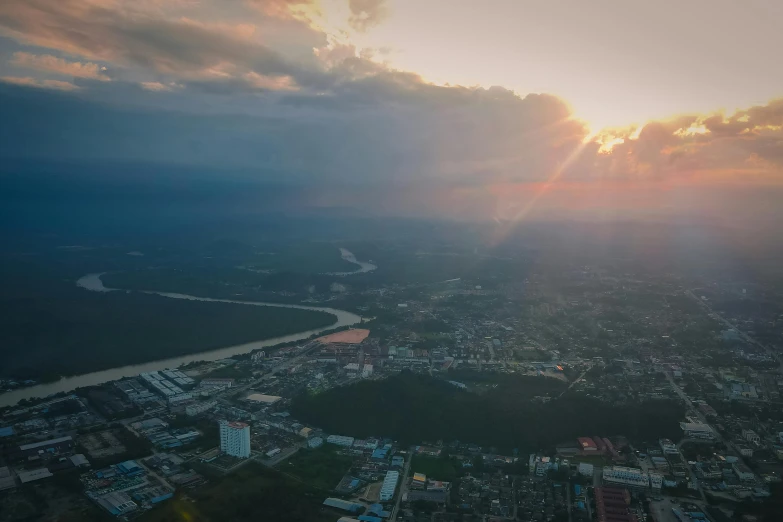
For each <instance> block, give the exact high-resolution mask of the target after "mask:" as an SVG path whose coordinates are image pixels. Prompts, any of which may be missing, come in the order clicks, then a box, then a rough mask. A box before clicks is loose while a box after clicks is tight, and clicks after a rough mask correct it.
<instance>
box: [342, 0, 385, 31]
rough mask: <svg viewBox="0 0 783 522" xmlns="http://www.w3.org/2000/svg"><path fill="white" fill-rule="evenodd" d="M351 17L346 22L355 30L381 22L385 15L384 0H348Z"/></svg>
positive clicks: (362, 29) (361, 29)
mask: <svg viewBox="0 0 783 522" xmlns="http://www.w3.org/2000/svg"><path fill="white" fill-rule="evenodd" d="M348 7H349V8H350V10H351V17H350V19H349V20H348V23H349V24H350V25H351V27H353V28H354V29H355V30H357V31H366V30H367V29H369V28H370V27H372V26H374V25H378V24H379V23H381V22H382V21H383V20H384V18H386V15H387V6H386V0H349V1H348Z"/></svg>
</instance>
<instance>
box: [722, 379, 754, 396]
mask: <svg viewBox="0 0 783 522" xmlns="http://www.w3.org/2000/svg"><path fill="white" fill-rule="evenodd" d="M726 391H727V393H728V396H729V398H730V399H758V398H759V395H758V392H757V391H756V387H755V386H753V385H752V384H741V383H733V384H731V385H730V386H729V387H728V388H727V390H726Z"/></svg>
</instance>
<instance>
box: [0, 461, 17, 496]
mask: <svg viewBox="0 0 783 522" xmlns="http://www.w3.org/2000/svg"><path fill="white" fill-rule="evenodd" d="M15 487H16V478H15V477H14V476H13V475H12V474H11V470H10V469H8V466H4V467H2V468H0V491H3V490H4V489H11V488H15Z"/></svg>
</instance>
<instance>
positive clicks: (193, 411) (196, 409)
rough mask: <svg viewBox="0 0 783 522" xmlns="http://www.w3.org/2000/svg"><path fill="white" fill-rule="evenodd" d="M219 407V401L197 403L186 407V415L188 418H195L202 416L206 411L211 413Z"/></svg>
mask: <svg viewBox="0 0 783 522" xmlns="http://www.w3.org/2000/svg"><path fill="white" fill-rule="evenodd" d="M215 406H217V401H206V402H197V403H195V404H189V405H187V406H185V414H186V415H187V416H188V417H195V416H196V415H201V414H202V413H204V412H205V411H209V410H212V409H214V408H215Z"/></svg>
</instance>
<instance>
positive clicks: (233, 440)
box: [220, 421, 250, 459]
mask: <svg viewBox="0 0 783 522" xmlns="http://www.w3.org/2000/svg"><path fill="white" fill-rule="evenodd" d="M220 450H221V451H222V452H224V453H225V454H227V455H231V456H232V457H239V458H241V459H246V458H248V457H250V426H249V425H248V424H246V423H244V422H228V421H220Z"/></svg>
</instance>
